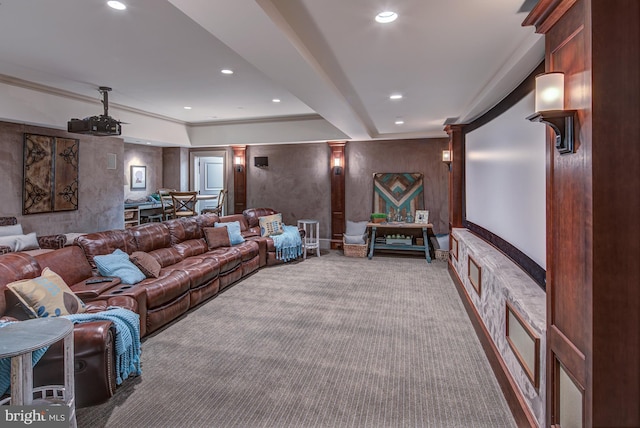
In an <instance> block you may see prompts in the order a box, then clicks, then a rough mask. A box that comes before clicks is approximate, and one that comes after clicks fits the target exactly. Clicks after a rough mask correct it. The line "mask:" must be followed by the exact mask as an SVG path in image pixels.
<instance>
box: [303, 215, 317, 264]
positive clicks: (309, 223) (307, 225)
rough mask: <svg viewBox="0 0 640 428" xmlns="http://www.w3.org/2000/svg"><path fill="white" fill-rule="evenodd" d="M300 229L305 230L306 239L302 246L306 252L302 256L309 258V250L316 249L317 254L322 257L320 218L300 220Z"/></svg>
mask: <svg viewBox="0 0 640 428" xmlns="http://www.w3.org/2000/svg"><path fill="white" fill-rule="evenodd" d="M298 229H302V230H304V239H303V240H302V247H303V248H304V253H303V256H302V258H303V259H306V258H307V250H315V252H316V255H317V256H318V257H320V222H318V220H308V219H304V220H298Z"/></svg>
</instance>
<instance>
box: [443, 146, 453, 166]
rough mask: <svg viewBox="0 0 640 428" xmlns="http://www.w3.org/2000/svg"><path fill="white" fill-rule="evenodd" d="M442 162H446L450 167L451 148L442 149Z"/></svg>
mask: <svg viewBox="0 0 640 428" xmlns="http://www.w3.org/2000/svg"><path fill="white" fill-rule="evenodd" d="M442 162H443V163H446V164H447V166H448V167H449V169H451V150H443V151H442Z"/></svg>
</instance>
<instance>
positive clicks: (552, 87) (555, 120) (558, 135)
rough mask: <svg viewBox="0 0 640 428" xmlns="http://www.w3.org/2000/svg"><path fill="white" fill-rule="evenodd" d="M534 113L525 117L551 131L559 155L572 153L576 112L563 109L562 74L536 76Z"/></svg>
mask: <svg viewBox="0 0 640 428" xmlns="http://www.w3.org/2000/svg"><path fill="white" fill-rule="evenodd" d="M535 98H536V100H535V109H536V112H535V113H534V114H532V115H531V116H529V117H527V119H528V120H530V121H532V122H542V123H544V124H546V125H548V126H550V127H551V129H553V132H554V133H555V144H554V145H555V146H556V149H558V152H559V153H560V154H563V155H564V154H567V153H573V152H574V135H573V131H574V129H573V127H574V120H575V117H576V110H565V109H564V73H559V72H553V73H544V74H540V75H538V76H536V97H535Z"/></svg>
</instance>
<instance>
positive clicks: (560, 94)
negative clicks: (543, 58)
mask: <svg viewBox="0 0 640 428" xmlns="http://www.w3.org/2000/svg"><path fill="white" fill-rule="evenodd" d="M535 109H536V111H537V112H541V111H551V110H564V73H557V72H554V73H545V74H540V75H538V76H536V101H535Z"/></svg>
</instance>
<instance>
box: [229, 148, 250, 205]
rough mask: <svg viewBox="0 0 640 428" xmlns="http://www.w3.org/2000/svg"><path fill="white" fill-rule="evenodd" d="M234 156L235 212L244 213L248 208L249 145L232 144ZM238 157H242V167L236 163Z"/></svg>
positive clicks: (232, 160)
mask: <svg viewBox="0 0 640 428" xmlns="http://www.w3.org/2000/svg"><path fill="white" fill-rule="evenodd" d="M231 150H232V151H233V156H232V158H231V164H232V166H233V212H234V214H242V211H244V210H245V209H247V168H246V165H247V146H231ZM236 157H240V158H242V167H238V166H237V165H236Z"/></svg>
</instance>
